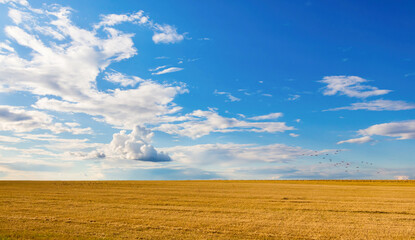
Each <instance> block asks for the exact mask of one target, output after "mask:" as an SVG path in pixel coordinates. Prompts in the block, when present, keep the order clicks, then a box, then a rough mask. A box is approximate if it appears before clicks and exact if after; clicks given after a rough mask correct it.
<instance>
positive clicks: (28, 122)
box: [0, 105, 92, 134]
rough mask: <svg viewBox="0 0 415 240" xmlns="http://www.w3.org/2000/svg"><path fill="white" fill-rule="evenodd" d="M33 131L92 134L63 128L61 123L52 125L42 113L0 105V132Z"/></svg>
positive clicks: (90, 131) (49, 119) (85, 129)
mask: <svg viewBox="0 0 415 240" xmlns="http://www.w3.org/2000/svg"><path fill="white" fill-rule="evenodd" d="M35 129H45V130H49V131H52V132H54V133H62V132H71V133H72V134H91V133H92V130H91V128H77V127H65V126H64V125H63V124H62V123H54V122H53V117H52V116H50V115H48V114H46V113H44V112H40V111H35V110H25V109H24V108H23V107H16V106H8V105H0V131H13V132H31V131H33V130H35Z"/></svg>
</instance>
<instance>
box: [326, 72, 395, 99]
mask: <svg viewBox="0 0 415 240" xmlns="http://www.w3.org/2000/svg"><path fill="white" fill-rule="evenodd" d="M319 82H321V83H325V84H327V86H326V87H324V88H323V94H324V95H328V96H332V95H336V94H340V95H345V96H348V97H356V98H367V97H371V96H379V95H384V94H387V93H389V92H391V90H385V89H378V88H377V87H373V86H370V85H364V84H363V83H366V82H369V81H368V80H366V79H364V78H361V77H357V76H327V77H324V78H323V80H320V81H319Z"/></svg>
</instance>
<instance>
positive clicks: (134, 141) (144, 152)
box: [104, 126, 171, 162]
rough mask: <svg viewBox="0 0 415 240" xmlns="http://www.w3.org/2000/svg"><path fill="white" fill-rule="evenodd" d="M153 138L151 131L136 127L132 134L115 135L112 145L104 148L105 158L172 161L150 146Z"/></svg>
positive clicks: (124, 132) (122, 132)
mask: <svg viewBox="0 0 415 240" xmlns="http://www.w3.org/2000/svg"><path fill="white" fill-rule="evenodd" d="M152 136H153V133H152V132H151V131H149V130H147V129H145V128H142V127H139V126H136V127H135V128H134V129H133V131H132V132H131V133H130V134H126V131H124V130H123V131H121V132H120V133H115V134H114V135H113V138H112V141H111V143H110V144H108V145H107V146H105V147H104V153H105V156H106V157H109V158H124V159H130V160H140V161H150V162H167V161H171V159H170V157H169V156H168V155H167V154H165V153H164V152H158V151H157V150H156V149H154V147H153V146H152V145H150V144H149V142H150V141H151V138H152Z"/></svg>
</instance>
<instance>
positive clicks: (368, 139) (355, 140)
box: [337, 136, 373, 144]
mask: <svg viewBox="0 0 415 240" xmlns="http://www.w3.org/2000/svg"><path fill="white" fill-rule="evenodd" d="M372 141H373V139H372V138H371V137H369V136H363V137H360V138H353V139H349V140H344V141H340V142H338V143H337V144H343V143H359V144H361V143H367V142H372Z"/></svg>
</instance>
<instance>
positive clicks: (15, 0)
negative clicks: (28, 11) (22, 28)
mask: <svg viewBox="0 0 415 240" xmlns="http://www.w3.org/2000/svg"><path fill="white" fill-rule="evenodd" d="M0 3H3V4H7V3H17V4H20V5H23V6H28V5H29V3H28V2H27V1H26V0H0Z"/></svg>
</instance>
